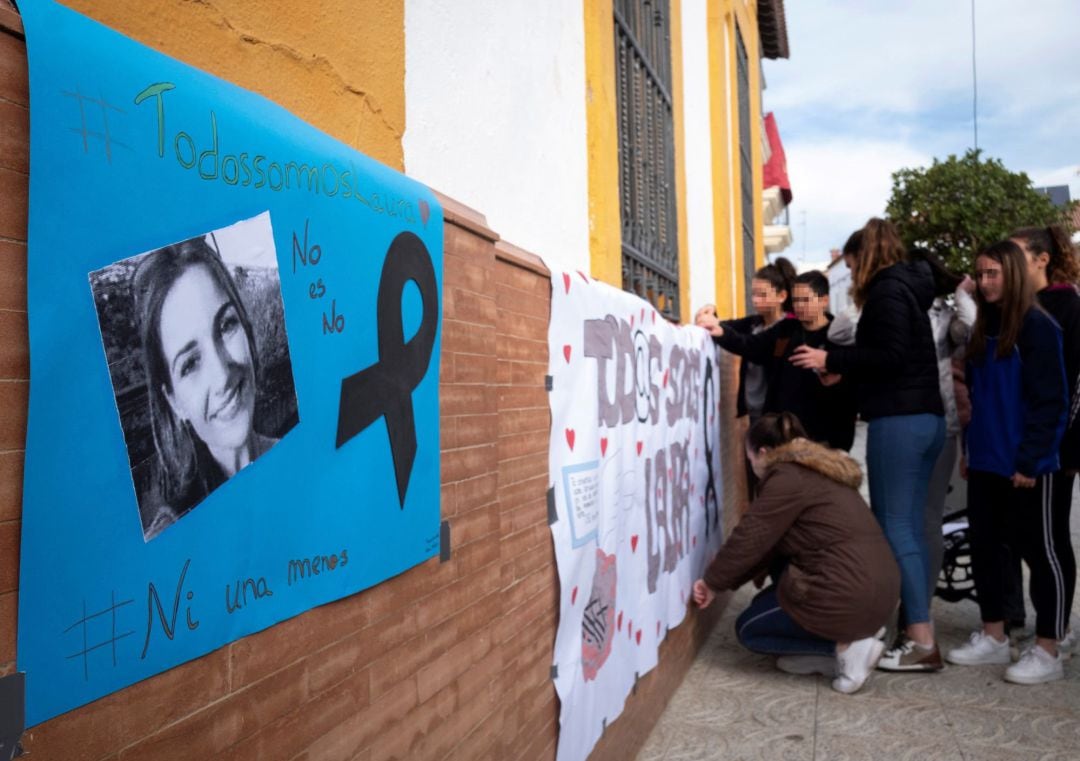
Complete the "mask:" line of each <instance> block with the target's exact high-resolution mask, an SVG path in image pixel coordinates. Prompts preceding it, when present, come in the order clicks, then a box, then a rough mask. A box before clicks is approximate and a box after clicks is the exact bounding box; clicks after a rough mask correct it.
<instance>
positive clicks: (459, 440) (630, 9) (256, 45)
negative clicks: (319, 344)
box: [0, 0, 788, 761]
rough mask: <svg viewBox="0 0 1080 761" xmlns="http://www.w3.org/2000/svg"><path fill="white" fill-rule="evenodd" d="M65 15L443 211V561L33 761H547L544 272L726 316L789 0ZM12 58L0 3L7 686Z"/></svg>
mask: <svg viewBox="0 0 1080 761" xmlns="http://www.w3.org/2000/svg"><path fill="white" fill-rule="evenodd" d="M67 4H68V5H70V6H71V7H72V8H74V9H75V10H78V11H80V12H82V13H84V14H86V15H88V16H90V17H91V18H93V19H95V20H97V21H100V22H101V23H103V24H105V25H107V26H109V27H112V28H113V29H116V30H117V31H120V32H121V33H123V34H126V35H128V36H130V37H132V38H133V39H135V40H137V41H139V42H142V43H143V44H145V45H147V46H149V47H152V48H154V49H156V50H159V51H161V52H163V53H165V54H167V55H170V56H173V57H175V58H177V59H180V60H182V61H184V62H186V63H189V64H191V65H193V66H196V67H198V68H200V69H203V70H205V71H207V72H210V73H212V74H215V75H217V76H219V77H221V78H223V79H226V80H229V81H231V82H233V83H236V84H238V85H240V86H242V87H245V88H248V89H250V90H252V91H255V92H258V93H260V94H262V95H264V96H266V97H267V98H269V99H271V100H273V101H275V102H277V103H279V104H281V105H282V106H284V107H285V108H287V109H289V110H290V111H292V112H293V113H294V114H296V115H297V116H299V117H300V118H302V119H304V120H305V121H307V122H309V123H310V124H312V125H314V126H316V127H318V128H319V129H321V130H323V131H324V132H326V133H328V134H330V135H332V136H333V137H336V138H338V139H339V140H342V141H343V142H345V143H347V144H349V145H351V146H353V147H355V148H357V149H358V150H360V151H362V152H364V153H366V154H368V155H370V156H372V157H374V158H376V159H377V160H379V161H381V162H383V163H385V164H387V165H389V166H391V167H393V168H395V169H398V170H400V171H403V172H405V173H407V174H408V175H410V176H412V177H414V178H415V179H418V180H420V181H422V182H424V183H426V184H428V185H430V186H431V187H432V188H434V189H435V190H436V191H438V192H439V193H440V194H441V195H442V196H443V198H444V199H445V205H446V232H445V247H446V248H445V251H446V273H445V285H444V289H445V295H444V301H443V303H444V312H443V320H444V322H443V331H444V333H443V356H442V365H441V380H440V395H441V429H442V504H443V518H444V519H445V520H447V521H448V522H449V524H450V529H451V531H452V537H453V540H452V544H453V555H452V558H451V559H450V560H448V561H446V562H435V561H434V560H433V561H430V562H428V563H425V564H423V565H421V566H418V567H417V568H414V569H412V570H411V571H409V572H407V573H405V574H402V575H401V576H399V577H396V578H394V579H392V580H390V581H388V582H386V583H384V584H381V585H379V586H377V587H375V588H372V589H370V590H367V591H365V592H363V593H361V594H359V595H355V596H353V597H351V598H348V599H346V600H342V601H339V602H337V603H333V604H331V605H327V606H323V607H322V608H318V609H316V610H313V611H310V612H308V613H306V614H304V615H301V616H298V617H296V618H294V619H291V620H289V621H287V622H285V623H282V624H279V625H277V626H275V627H273V628H271V629H268V630H266V631H263V632H260V633H259V634H256V635H252V636H250V637H247V638H244V639H242V640H239V641H237V642H234V643H232V644H230V645H228V646H226V647H224V648H222V649H221V650H219V651H216V652H214V653H211V654H210V655H208V656H205V657H203V658H200V659H198V660H196V661H193V662H190V663H187V664H184V665H183V666H180V667H178V668H176V669H173V670H172V671H169V672H166V673H164V674H161V675H158V676H156V677H154V678H152V679H149V680H146V681H144V682H141V683H139V684H137V685H134V686H132V687H130V688H127V689H125V690H122V691H120V692H117V693H114V694H112V695H109V696H108V697H106V698H103V699H101V700H99V701H96V702H94V703H92V704H90V705H87V706H84V707H83V708H80V709H77V710H75V711H72V712H70V713H68V714H64V715H62V716H59V717H57V718H55V719H52V720H49V721H48V722H45V723H44V724H42V725H39V726H38V727H35V728H33V729H32V730H31V731H30V732H29V733H28V734H27V736H26V738H25V739H24V745H25V746H26V748H27V750H30V751H32V752H33V753H35V755H36V756H37V757H39V758H42V759H50V758H57V759H61V758H62V759H77V758H85V759H101V760H102V761H105V760H106V759H109V760H111V759H129V758H155V759H157V758H172V757H176V758H191V757H198V758H237V759H241V758H258V759H271V758H282V759H293V758H310V759H335V758H342V759H346V758H361V759H382V758H448V757H452V758H463V759H464V758H468V759H476V758H492V759H502V758H520V759H527V758H552V757H553V756H554V748H555V737H556V733H557V731H558V721H557V718H558V712H557V698H556V696H555V693H554V689H553V687H552V684H551V679H550V662H551V648H552V642H553V638H554V627H555V617H556V615H557V610H558V609H557V605H556V604H555V600H554V595H553V594H552V592H551V590H552V588H553V586H556V585H557V583H558V581H557V576H556V574H555V571H554V559H553V556H552V551H551V540H550V534H549V531H548V526H547V506H546V500H545V494H546V490H547V485H548V475H547V472H546V456H545V451H546V450H545V444H546V441H547V439H548V436H547V428H548V427H549V426H550V419H549V417H548V411H547V399H546V395H545V392H544V373H545V372H546V366H547V346H546V326H547V315H548V304H549V299H550V280H549V279H548V276H547V275H548V270H547V268H546V266H545V263H547V264H550V265H551V266H552V267H555V266H557V267H560V268H564V269H578V270H581V271H583V272H586V273H589V274H591V275H592V276H593V277H595V278H597V279H600V280H603V281H605V282H608V283H611V284H613V285H616V286H618V287H623V288H626V289H627V290H632V291H635V292H637V293H639V294H640V295H642V296H643V297H644V298H646V299H648V300H649V301H651V302H652V303H653V304H654V305H655V306H656V307H657V309H658V310H659V311H660V312H662V313H663V314H664V315H666V316H667V317H669V318H670V319H673V320H678V321H682V322H686V321H688V320H689V319H690V318H691V316H692V315H693V312H694V309H695V308H696V307H697V306H700V305H701V304H704V303H716V304H717V306H718V311H719V312H720V314H722V315H725V316H727V315H731V316H735V315H739V314H743V313H745V310H746V306H747V303H748V294H749V288H748V283H749V278H750V275H751V273H752V272H753V270H754V269H755V268H756V267H757V266H760V264H762V263H763V261H764V256H765V251H766V234H765V230H764V228H765V224H766V222H767V221H773V220H772V219H771V218H772V217H773V216H774V212H777V211H778V210H777V209H775V208H771V209H770V211H768V212H766V206H765V204H766V195H767V194H766V188H765V187H764V181H763V165H764V161H765V154H766V148H765V146H766V141H765V138H764V131H763V129H764V128H763V119H762V79H761V66H760V62H761V59H762V58H763V57H770V58H777V57H787V55H788V43H787V33H786V28H785V23H784V12H783V3H782V0H757V2H755V1H754V0H711V1H709V0H666V1H661V0H586V1H585V2H581V1H580V0H554V1H553V2H550V3H541V4H536V3H530V4H526V3H522V2H486V3H469V2H466V3H446V2H435V1H434V0H364V2H361V3H356V2H350V1H349V0H320V2H318V3H315V4H284V3H264V2H253V1H252V0H220V1H219V2H214V3H191V2H187V1H186V0H70V1H69V2H68V3H67ZM25 45H26V43H25V39H24V36H23V30H22V25H21V23H20V18H19V15H18V12H17V10H16V9H15V7H14V5H12V4H10V3H9V2H8V1H7V0H0V123H2V125H3V134H4V139H3V140H2V141H0V281H2V288H0V299H2V301H0V409H2V410H3V415H2V416H0V417H2V419H3V423H2V425H0V674H2V675H8V674H10V673H12V672H13V671H14V670H15V668H16V652H15V650H16V646H15V640H16V637H15V631H16V610H17V599H18V588H19V585H18V576H19V566H18V554H19V553H18V546H19V530H20V516H21V484H22V458H23V456H24V452H23V446H24V441H25V430H26V399H27V393H28V386H29V384H28V374H29V371H28V358H27V357H28V346H27V338H26V321H27V314H26V286H25V282H26V274H25V273H26V257H27V250H26V244H25V240H26V217H27V189H26V188H27V182H28V177H29V171H30V168H29V161H28V142H29V139H28V127H27V124H28V116H27V115H28V113H29V112H28V109H29V107H30V106H29V94H28V88H27V74H26V57H25V56H26V53H25ZM767 216H768V217H770V218H769V219H766V217H767ZM722 374H723V378H722V383H721V398H722V399H723V400H724V414H723V418H724V420H723V426H724V427H723V430H724V431H725V438H724V441H723V443H722V449H723V452H724V462H725V466H724V474H723V480H724V492H725V503H726V504H728V505H737V504H738V503H739V501H740V500H741V499H742V495H744V494H745V487H744V484H743V483H742V480H741V479H742V478H743V477H744V474H743V468H742V461H741V444H740V443H739V438H738V430H739V429H738V426H737V425H736V424H735V423H734V420H733V415H734V389H733V382H734V381H733V367H732V366H731V364H730V362H728V363H727V364H726V365H725V366H724V367H723V372H722ZM736 512H737V511H736V510H729V511H728V512H727V513H726V516H727V519H728V520H730V519H731V518H733V517H734V516H735V514H736ZM716 607H719V606H716ZM717 614H718V611H717V610H716V608H714V609H713V610H711V611H709V614H708V615H692V616H690V617H689V618H688V620H687V622H686V623H684V624H683V625H681V626H679V627H678V628H677V629H675V630H672V632H671V633H670V635H669V637H668V639H667V640H665V643H664V645H663V648H662V653H661V658H660V664H659V666H658V667H657V668H656V669H654V670H653V671H652V672H650V674H648V675H647V676H645V677H643V678H642V680H641V682H640V684H639V686H638V688H637V689H636V692H635V694H634V696H633V697H632V698H631V699H630V700H629V701H628V703H627V706H626V709H625V710H624V713H623V715H622V718H621V719H620V720H619V721H617V722H615V724H613V725H612V726H610V727H609V728H608V731H607V732H606V733H605V735H604V738H603V739H602V740H601V742H600V744H599V745H598V746H597V748H596V750H595V752H594V755H593V757H594V758H611V757H616V756H624V755H631V756H632V755H633V754H634V753H635V752H636V750H637V749H638V748H639V747H640V745H641V744H642V743H643V741H644V738H645V737H646V736H647V734H648V731H649V729H650V728H651V726H652V724H653V723H654V722H655V720H656V718H657V717H658V716H659V714H660V712H661V711H662V708H663V706H664V705H665V703H666V700H667V697H668V696H669V695H670V694H671V692H672V691H673V690H674V689H675V687H676V686H677V685H678V683H679V681H680V679H681V677H682V674H683V673H684V672H685V670H686V668H687V667H688V665H689V663H690V661H691V660H692V658H693V656H694V654H695V652H696V650H697V648H698V647H699V646H700V644H701V642H702V641H703V639H704V637H705V636H706V635H707V633H708V631H709V628H710V627H711V625H712V624H713V623H714V622H715V619H716V616H717Z"/></svg>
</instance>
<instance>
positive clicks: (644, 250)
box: [614, 0, 679, 319]
mask: <svg viewBox="0 0 1080 761" xmlns="http://www.w3.org/2000/svg"><path fill="white" fill-rule="evenodd" d="M614 6H615V58H616V61H615V72H616V80H617V91H616V93H617V94H616V99H617V103H618V111H619V196H620V199H619V200H620V210H621V213H622V275H623V289H624V290H627V291H631V292H633V293H636V294H638V295H639V296H641V297H642V298H644V299H646V300H648V301H649V302H650V303H651V304H652V305H653V306H655V307H656V309H657V311H659V312H660V313H661V314H663V315H664V316H666V317H669V318H671V319H678V318H679V248H678V232H677V222H676V216H675V128H674V119H673V116H672V109H671V32H670V29H671V26H670V24H671V18H670V13H669V6H668V0H615V2H614Z"/></svg>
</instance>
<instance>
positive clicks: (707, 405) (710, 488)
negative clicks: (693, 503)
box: [702, 359, 720, 539]
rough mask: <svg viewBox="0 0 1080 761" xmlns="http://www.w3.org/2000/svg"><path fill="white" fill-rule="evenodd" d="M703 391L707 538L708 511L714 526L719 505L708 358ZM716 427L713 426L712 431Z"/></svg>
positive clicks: (713, 384) (712, 383)
mask: <svg viewBox="0 0 1080 761" xmlns="http://www.w3.org/2000/svg"><path fill="white" fill-rule="evenodd" d="M704 385H705V392H704V394H703V396H704V399H703V400H702V412H703V414H702V417H703V418H704V419H705V466H706V467H707V468H708V481H706V482H705V538H706V539H708V538H709V533H710V532H709V524H710V520H709V518H710V513H711V514H712V521H711V523H712V524H713V525H714V526H715V525H716V524H717V523H718V522H719V520H720V506H719V502H718V500H717V497H716V482H715V478H714V476H713V467H712V461H713V452H712V447H710V446H709V434H710V425H709V411H710V410H712V409H713V408H714V406H715V405H716V400H714V399H713V397H714V396H715V395H716V382H715V380H714V379H713V363H712V360H711V359H710V360H708V361H707V362H706V363H705V384H704ZM715 430H716V428H715V427H713V428H712V431H715Z"/></svg>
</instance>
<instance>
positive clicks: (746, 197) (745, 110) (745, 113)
mask: <svg viewBox="0 0 1080 761" xmlns="http://www.w3.org/2000/svg"><path fill="white" fill-rule="evenodd" d="M735 38H736V50H735V60H736V72H737V75H738V89H739V187H740V189H741V196H742V242H743V281H744V283H745V286H746V287H745V289H744V291H743V292H744V293H745V294H746V311H747V312H752V311H753V303H752V298H751V293H750V291H751V288H750V281H751V280H752V279H753V277H754V270H755V269H756V267H755V265H756V261H755V259H754V249H755V246H756V241H755V240H754V164H753V152H752V151H751V149H750V144H751V143H750V140H751V138H750V61H749V56H747V54H746V43H744V42H743V36H742V32H741V31H739V29H738V26H736V29H735Z"/></svg>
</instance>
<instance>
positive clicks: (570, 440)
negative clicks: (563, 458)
mask: <svg viewBox="0 0 1080 761" xmlns="http://www.w3.org/2000/svg"><path fill="white" fill-rule="evenodd" d="M566 443H567V444H569V445H570V451H571V452H573V451H574V429H573V428H567V429H566Z"/></svg>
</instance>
